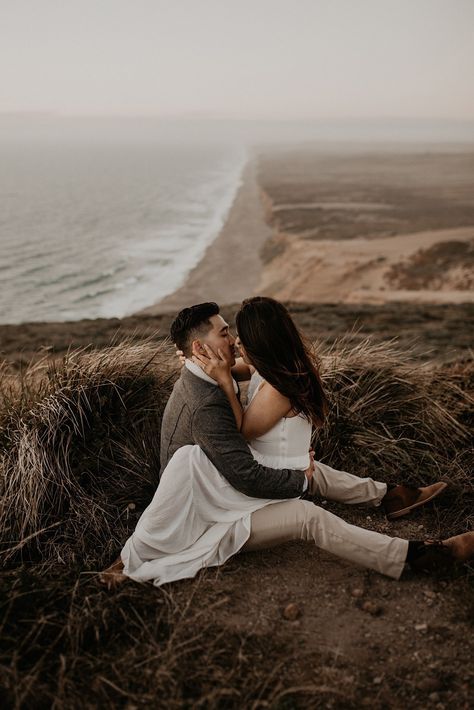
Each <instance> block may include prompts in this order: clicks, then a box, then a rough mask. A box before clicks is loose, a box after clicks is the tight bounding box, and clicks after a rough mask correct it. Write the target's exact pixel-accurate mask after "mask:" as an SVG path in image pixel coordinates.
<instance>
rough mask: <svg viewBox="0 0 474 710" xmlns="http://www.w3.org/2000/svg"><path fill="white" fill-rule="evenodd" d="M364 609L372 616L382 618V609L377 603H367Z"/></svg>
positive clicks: (363, 605) (363, 606)
mask: <svg viewBox="0 0 474 710" xmlns="http://www.w3.org/2000/svg"><path fill="white" fill-rule="evenodd" d="M362 609H363V611H366V612H367V613H368V614H372V616H380V614H381V613H382V607H381V606H380V604H377V603H376V602H371V601H366V602H364V603H363V604H362Z"/></svg>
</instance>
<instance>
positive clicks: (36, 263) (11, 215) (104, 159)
mask: <svg viewBox="0 0 474 710" xmlns="http://www.w3.org/2000/svg"><path fill="white" fill-rule="evenodd" d="M5 157H6V160H5V161H3V166H4V168H5V169H4V170H3V172H2V173H0V214H2V222H1V223H0V249H1V252H0V254H1V256H0V271H1V279H0V322H3V323H15V322H16V323H20V322H26V321H41V320H45V321H54V320H69V319H71V320H78V319H81V318H95V317H113V316H117V317H121V316H124V315H127V314H130V313H133V312H135V311H137V310H140V309H142V308H145V307H146V306H149V305H151V304H153V303H155V302H157V301H158V300H160V299H161V298H162V297H163V296H165V295H167V294H169V293H171V292H172V291H174V290H175V289H176V288H178V287H179V286H180V285H181V284H182V283H183V282H184V280H185V278H186V275H187V274H188V273H189V271H190V270H191V269H192V268H193V266H195V264H196V263H197V262H198V261H199V260H200V258H201V257H202V255H203V254H204V251H205V249H206V248H207V246H208V245H209V243H210V242H211V241H212V240H213V239H215V238H216V236H217V235H218V233H219V231H220V229H221V228H222V226H223V224H224V221H225V218H226V216H227V213H228V211H229V208H230V206H231V204H232V201H233V198H234V195H235V193H236V191H237V189H238V187H239V184H240V179H241V173H242V168H243V165H244V163H245V160H246V152H245V150H244V148H243V147H240V146H222V145H221V146H207V147H199V146H189V145H188V146H185V147H184V146H183V147H181V148H177V147H176V146H175V147H173V148H171V147H166V146H160V145H151V146H143V145H140V146H121V145H117V146H107V148H106V149H105V148H104V149H103V150H102V151H97V148H94V150H92V149H91V150H90V151H87V150H86V149H84V147H82V150H81V151H78V150H77V148H76V147H75V146H64V145H61V146H54V145H48V146H35V147H34V148H33V149H31V150H30V151H29V152H25V150H22V148H21V146H18V145H16V146H14V147H13V148H12V149H11V150H10V151H6V156H5Z"/></svg>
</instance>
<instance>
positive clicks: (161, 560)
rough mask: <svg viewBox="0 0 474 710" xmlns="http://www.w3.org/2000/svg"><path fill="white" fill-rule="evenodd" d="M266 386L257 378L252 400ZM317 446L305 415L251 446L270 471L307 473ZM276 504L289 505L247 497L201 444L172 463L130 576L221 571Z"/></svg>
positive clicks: (132, 546)
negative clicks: (259, 513)
mask: <svg viewBox="0 0 474 710" xmlns="http://www.w3.org/2000/svg"><path fill="white" fill-rule="evenodd" d="M261 382H262V377H261V376H260V375H259V374H258V373H255V374H254V375H253V376H252V378H251V382H250V385H249V398H248V399H249V401H250V400H251V399H252V398H253V397H254V396H255V394H256V392H257V390H258V386H259V384H260V383H261ZM310 440H311V424H310V423H309V422H308V420H307V419H306V418H305V417H304V416H302V415H298V416H296V417H289V418H283V419H281V420H280V421H279V422H277V424H276V425H275V426H274V427H273V428H272V429H270V431H268V432H267V433H266V434H264V435H263V436H261V437H258V438H257V439H254V440H253V441H251V442H250V449H251V451H252V454H253V456H254V458H255V459H256V460H257V461H258V462H259V463H261V464H263V465H265V466H269V467H271V468H278V469H281V468H292V469H301V470H305V469H306V468H307V467H308V464H309V456H308V450H309V446H310ZM273 503H281V500H274V499H263V498H251V497H249V496H247V495H245V494H244V493H240V492H239V491H237V490H236V489H235V488H233V487H232V486H231V485H230V483H228V482H227V480H226V479H225V478H224V476H222V475H221V474H220V473H219V471H218V470H217V468H216V467H215V466H214V465H213V464H212V463H211V461H210V460H209V459H208V458H207V456H206V454H205V453H204V452H203V451H202V449H201V448H200V447H199V446H196V445H190V446H183V447H182V448H181V449H178V451H176V453H175V454H174V455H173V456H172V458H171V459H170V461H169V463H168V465H167V466H166V468H165V470H164V471H163V474H162V476H161V480H160V484H159V486H158V488H157V490H156V493H155V495H154V497H153V500H152V502H151V503H150V505H149V506H148V507H147V508H146V509H145V510H144V512H143V514H142V516H141V517H140V520H139V521H138V523H137V527H136V528H135V532H134V533H133V534H132V535H131V536H130V537H129V539H128V540H127V542H126V543H125V545H124V547H123V549H122V552H121V558H122V562H123V564H124V574H126V575H127V576H128V577H131V578H132V579H134V580H137V581H143V582H144V581H149V580H153V584H155V586H160V585H161V584H164V583H165V582H172V581H174V580H177V579H184V578H186V577H194V576H195V575H196V574H197V572H198V571H199V570H200V569H202V568H203V567H212V566H215V565H221V564H223V563H224V562H225V561H226V560H227V559H229V557H231V556H232V555H234V554H235V553H236V552H238V551H239V550H240V549H241V548H242V546H243V545H244V544H245V542H246V541H247V540H248V538H249V535H250V518H251V514H252V513H253V512H254V511H256V510H259V509H260V508H263V507H264V506H266V505H271V504H273Z"/></svg>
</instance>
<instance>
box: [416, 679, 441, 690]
mask: <svg viewBox="0 0 474 710" xmlns="http://www.w3.org/2000/svg"><path fill="white" fill-rule="evenodd" d="M418 688H419V689H420V690H424V691H425V692H426V693H430V692H434V691H436V690H439V689H440V688H441V681H440V679H439V678H436V676H428V677H427V678H423V679H422V680H420V682H419V683H418Z"/></svg>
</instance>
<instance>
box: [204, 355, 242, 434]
mask: <svg viewBox="0 0 474 710" xmlns="http://www.w3.org/2000/svg"><path fill="white" fill-rule="evenodd" d="M203 347H204V349H205V351H206V355H203V354H200V353H198V352H195V353H194V355H193V361H194V362H195V363H196V364H197V365H199V366H200V367H202V369H203V370H204V372H206V373H207V374H208V375H209V376H210V377H212V378H213V379H214V380H215V381H216V382H217V384H218V385H219V387H220V388H221V389H222V390H223V392H224V393H225V395H226V397H227V399H228V400H229V403H230V406H231V408H232V412H233V413H234V417H235V423H236V425H237V429H238V430H239V431H240V430H241V428H242V415H243V410H242V405H241V404H240V401H239V398H238V397H237V393H236V392H235V390H234V379H233V377H232V375H233V373H232V371H231V369H230V363H229V361H228V360H226V358H225V356H224V354H223V352H222V350H221V349H220V348H219V350H218V351H217V354H216V353H215V352H214V351H213V350H212V348H210V347H209V346H208V345H204V346H203Z"/></svg>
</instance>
